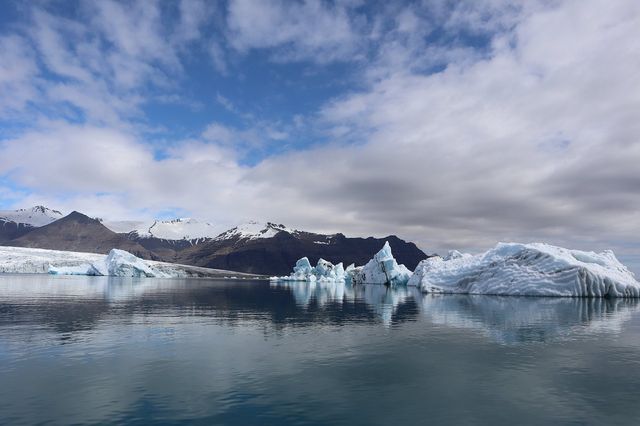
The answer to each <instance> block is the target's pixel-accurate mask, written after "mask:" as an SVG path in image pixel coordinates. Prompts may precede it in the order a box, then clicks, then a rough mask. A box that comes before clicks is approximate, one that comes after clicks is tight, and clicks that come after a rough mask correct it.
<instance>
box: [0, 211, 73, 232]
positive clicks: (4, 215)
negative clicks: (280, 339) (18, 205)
mask: <svg viewBox="0 0 640 426" xmlns="http://www.w3.org/2000/svg"><path fill="white" fill-rule="evenodd" d="M63 216H64V215H63V214H62V213H61V212H60V211H58V210H53V209H50V208H48V207H45V206H34V207H31V208H29V209H18V210H4V211H0V220H4V221H8V222H16V223H24V224H27V225H31V226H35V227H39V226H44V225H48V224H50V223H51V222H54V221H56V220H58V219H60V218H61V217H63Z"/></svg>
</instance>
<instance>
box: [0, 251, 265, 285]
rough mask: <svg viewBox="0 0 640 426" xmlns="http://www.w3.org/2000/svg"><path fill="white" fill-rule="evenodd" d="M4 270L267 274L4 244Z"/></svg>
mask: <svg viewBox="0 0 640 426" xmlns="http://www.w3.org/2000/svg"><path fill="white" fill-rule="evenodd" d="M0 273H8V274H47V273H48V274H54V275H89V276H112V277H136V278H145V277H149V278H153V277H155V278H186V277H211V278H242V279H256V278H263V277H260V276H258V275H254V274H245V273H240V272H232V271H225V270H220V269H209V268H200V267H196V266H188V265H180V264H174V263H165V262H156V261H151V260H143V259H140V258H138V257H136V256H134V255H133V254H131V253H129V252H127V251H124V250H119V249H112V250H111V251H110V252H109V254H107V255H104V254H96V253H81V252H71V251H61V250H46V249H35V248H23V247H8V246H0Z"/></svg>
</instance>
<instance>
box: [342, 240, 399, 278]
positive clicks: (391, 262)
mask: <svg viewBox="0 0 640 426" xmlns="http://www.w3.org/2000/svg"><path fill="white" fill-rule="evenodd" d="M410 276H411V271H409V270H408V269H407V268H406V267H405V266H404V265H398V262H396V259H395V258H394V257H393V253H392V252H391V246H390V245H389V242H388V241H385V243H384V246H383V247H382V249H380V251H379V252H378V253H376V255H375V256H373V259H371V260H370V261H369V262H367V264H366V265H365V266H364V267H363V268H362V270H360V271H358V273H357V274H356V276H355V282H356V283H358V284H389V285H404V284H406V283H407V281H409V277H410Z"/></svg>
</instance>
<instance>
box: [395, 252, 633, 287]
mask: <svg viewBox="0 0 640 426" xmlns="http://www.w3.org/2000/svg"><path fill="white" fill-rule="evenodd" d="M408 285H413V286H417V287H419V288H420V289H421V290H422V291H423V292H424V293H459V294H490V295H500V296H565V297H567V296H568V297H640V283H639V282H638V281H636V279H635V277H634V275H633V273H632V272H631V271H629V270H628V269H627V268H626V267H625V266H624V265H623V264H622V263H620V261H618V259H617V258H616V257H615V255H614V254H613V252H612V251H610V250H607V251H604V252H602V253H594V252H587V251H580V250H569V249H565V248H561V247H555V246H552V245H549V244H542V243H534V244H516V243H499V244H498V245H497V246H496V247H495V248H493V249H491V250H489V251H487V252H486V253H484V254H479V255H475V256H473V255H469V254H461V253H458V252H452V253H450V255H449V256H447V257H445V258H442V257H439V256H435V257H431V258H428V259H426V260H423V261H422V262H420V263H419V264H418V266H417V267H416V270H415V272H414V273H413V275H412V277H411V279H410V280H409V283H408Z"/></svg>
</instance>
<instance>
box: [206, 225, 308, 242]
mask: <svg viewBox="0 0 640 426" xmlns="http://www.w3.org/2000/svg"><path fill="white" fill-rule="evenodd" d="M281 231H284V232H288V233H290V234H296V233H298V232H299V231H297V230H295V229H290V228H287V227H286V226H284V225H278V224H275V223H271V222H267V223H262V222H257V221H249V222H245V223H243V224H241V225H238V226H236V227H235V228H231V229H229V230H228V231H225V232H223V233H222V234H220V235H218V236H217V237H216V238H215V239H216V240H229V239H236V238H237V239H240V240H255V239H259V238H271V237H274V236H275V235H276V234H277V233H278V232H281Z"/></svg>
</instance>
